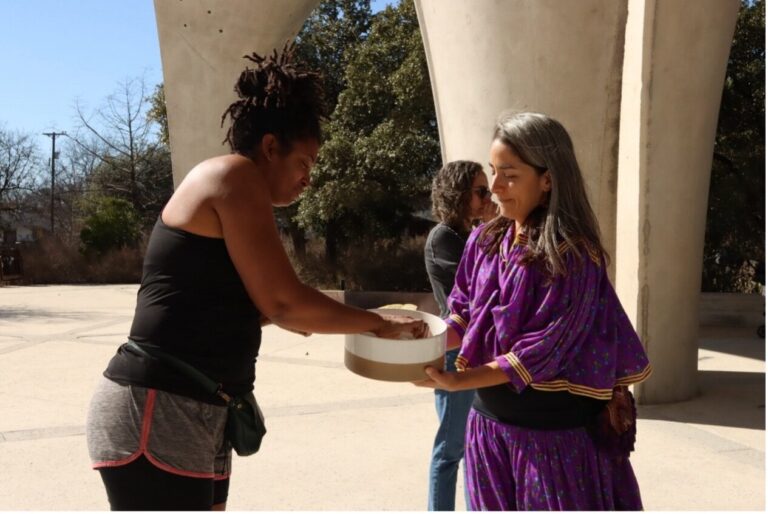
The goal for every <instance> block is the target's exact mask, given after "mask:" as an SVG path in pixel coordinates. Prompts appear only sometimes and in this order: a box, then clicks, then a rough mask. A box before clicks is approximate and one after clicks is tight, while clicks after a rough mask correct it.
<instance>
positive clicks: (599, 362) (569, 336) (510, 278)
mask: <svg viewBox="0 0 768 514" xmlns="http://www.w3.org/2000/svg"><path fill="white" fill-rule="evenodd" d="M481 231H482V230H481V229H477V230H475V231H474V232H473V233H472V235H471V236H470V238H469V241H468V242H467V245H466V248H465V250H464V255H463V256H462V260H461V262H460V264H459V268H458V270H457V273H456V282H455V286H454V288H453V290H452V292H451V295H450V296H449V298H448V307H449V309H450V312H451V314H450V316H449V318H448V319H447V320H446V322H447V323H448V324H449V325H450V326H451V327H453V328H454V329H455V330H456V331H457V332H458V334H459V335H460V336H461V337H462V345H461V350H460V352H459V357H458V358H457V360H456V367H457V369H459V370H464V369H468V368H471V367H477V366H481V365H483V364H487V363H489V362H492V361H494V360H495V361H496V362H498V363H499V366H500V367H501V369H502V370H503V371H504V372H505V373H506V375H507V376H508V377H509V383H508V386H509V387H510V388H511V389H512V390H513V391H514V392H515V393H521V392H523V391H524V390H525V389H526V388H528V387H530V388H533V389H535V390H537V391H547V392H556V391H560V392H563V391H565V392H568V393H571V394H573V395H578V396H580V397H587V398H592V399H597V400H608V399H610V398H611V394H612V390H613V387H614V386H617V385H630V384H634V383H638V382H640V381H642V380H644V379H645V378H647V377H648V375H649V374H650V372H651V368H650V365H649V363H648V358H647V356H646V354H645V350H644V349H643V347H642V344H641V343H640V340H639V338H638V336H637V333H636V332H635V330H634V329H633V327H632V325H631V323H630V321H629V319H628V318H627V315H626V314H625V313H624V310H623V308H622V307H621V304H620V302H619V300H618V297H617V296H616V292H615V291H614V289H613V286H612V285H611V283H610V282H609V280H608V276H607V274H606V270H605V263H604V261H603V260H602V258H601V257H599V256H598V255H596V254H592V253H591V252H589V251H587V249H586V247H585V246H584V245H580V247H579V248H578V249H573V248H570V247H568V246H567V245H566V244H565V243H563V244H561V245H560V248H558V251H559V252H560V254H561V255H562V257H563V260H564V262H565V266H566V269H567V275H566V276H557V277H555V278H554V279H552V280H548V279H547V277H546V276H545V275H544V274H543V273H542V270H541V269H540V268H539V267H538V266H536V265H533V264H524V263H522V262H521V259H522V257H523V255H524V254H525V253H526V248H525V246H526V243H527V239H526V237H525V234H520V235H518V236H517V237H516V238H515V239H514V240H512V238H513V235H514V230H513V229H510V230H509V231H508V232H507V234H506V235H505V237H504V239H503V241H502V244H501V251H500V252H499V253H498V254H497V255H493V256H491V255H488V254H486V253H485V252H484V251H483V249H482V248H481V246H480V245H479V242H478V235H479V234H480V233H481ZM466 463H467V487H468V490H469V494H470V499H471V503H472V505H471V507H472V509H473V510H584V509H587V510H613V509H629V510H639V509H641V508H642V503H641V502H640V494H639V489H638V485H637V481H636V480H635V477H634V473H633V472H632V468H631V465H630V464H629V460H628V459H627V458H618V459H617V458H616V455H615V454H613V453H611V452H608V451H605V450H601V449H600V448H598V446H596V445H595V441H594V440H593V438H592V437H590V435H589V434H588V433H587V430H586V429H585V428H584V427H578V428H569V429H562V430H535V429H530V428H523V427H520V426H514V425H510V424H505V423H501V422H499V421H496V420H492V419H489V418H487V417H484V416H482V415H480V414H478V412H477V411H475V410H473V411H472V412H471V413H470V419H469V420H468V425H467V438H466Z"/></svg>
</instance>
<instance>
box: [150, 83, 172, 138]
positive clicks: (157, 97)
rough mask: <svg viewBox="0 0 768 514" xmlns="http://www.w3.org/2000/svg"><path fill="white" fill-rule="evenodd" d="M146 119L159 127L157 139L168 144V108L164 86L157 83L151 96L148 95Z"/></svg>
mask: <svg viewBox="0 0 768 514" xmlns="http://www.w3.org/2000/svg"><path fill="white" fill-rule="evenodd" d="M147 120H148V121H150V122H154V123H156V124H157V125H158V126H159V127H160V134H159V139H160V142H161V143H163V144H164V145H165V146H170V144H171V142H170V141H171V139H170V136H169V135H168V134H169V133H168V110H167V108H166V106H165V87H164V86H163V84H162V83H161V84H157V85H156V86H155V91H154V92H153V93H152V96H150V97H149V110H148V111H147Z"/></svg>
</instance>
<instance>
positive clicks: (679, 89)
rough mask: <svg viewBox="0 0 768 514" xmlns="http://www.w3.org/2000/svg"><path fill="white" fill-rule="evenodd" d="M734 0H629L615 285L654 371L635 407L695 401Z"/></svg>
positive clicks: (640, 388) (641, 388)
mask: <svg viewBox="0 0 768 514" xmlns="http://www.w3.org/2000/svg"><path fill="white" fill-rule="evenodd" d="M739 4H740V2H739V0H698V1H697V2H696V3H695V5H693V4H691V3H690V2H684V1H682V0H664V1H657V0H630V1H629V16H628V22H627V37H626V39H627V45H626V51H625V57H624V62H625V64H624V75H623V91H622V106H621V139H620V144H619V187H618V213H617V226H618V230H617V232H618V234H617V241H616V260H617V271H616V286H617V290H618V293H619V296H620V298H621V300H622V303H623V304H624V306H625V308H626V309H627V313H628V315H629V316H630V319H632V320H633V321H634V323H635V327H636V328H637V330H638V332H639V333H640V336H641V338H642V340H643V342H644V344H645V345H646V349H647V351H648V354H649V356H650V359H651V363H652V364H653V367H654V374H653V375H652V376H651V377H650V379H648V380H647V381H646V382H645V383H643V384H640V385H639V386H637V387H636V391H635V392H636V394H637V397H638V400H639V401H641V402H642V403H660V402H674V401H681V400H685V399H687V398H690V397H691V396H693V395H694V394H695V392H696V370H697V351H698V344H697V343H698V327H699V320H698V314H699V298H700V291H701V270H702V255H703V248H704V228H705V224H706V216H707V195H708V190H709V175H710V169H711V165H712V150H713V145H714V138H715V131H716V128H717V115H718V110H719V106H720V98H721V95H722V90H723V80H724V76H725V70H726V65H727V62H728V53H729V51H730V47H731V41H732V38H733V32H734V27H735V23H736V17H737V14H738V10H739Z"/></svg>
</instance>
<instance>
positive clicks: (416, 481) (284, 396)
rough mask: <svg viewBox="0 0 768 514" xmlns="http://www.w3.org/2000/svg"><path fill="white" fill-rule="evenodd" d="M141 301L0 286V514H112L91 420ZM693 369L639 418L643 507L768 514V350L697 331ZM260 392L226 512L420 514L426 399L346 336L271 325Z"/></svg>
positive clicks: (746, 333) (121, 288)
mask: <svg viewBox="0 0 768 514" xmlns="http://www.w3.org/2000/svg"><path fill="white" fill-rule="evenodd" d="M136 290H137V286H135V285H108V286H36V287H3V288H0V510H106V509H108V507H109V506H108V503H107V500H106V495H105V493H104V491H103V488H102V486H101V481H100V479H99V476H98V473H96V472H94V471H92V470H91V469H90V465H89V462H88V455H87V451H86V446H85V436H84V423H85V413H86V409H87V405H88V402H89V399H90V395H91V392H92V390H93V387H94V385H95V383H96V381H97V379H98V378H99V376H100V374H101V372H102V371H103V369H104V367H105V365H106V363H107V361H108V360H109V358H110V357H111V356H112V354H113V353H114V351H115V348H116V347H117V346H118V345H119V344H120V343H122V342H123V341H124V339H125V336H126V334H127V332H128V329H129V326H130V322H131V317H132V314H133V309H134V306H135V296H136ZM699 370H700V371H699V377H700V388H701V392H702V394H701V395H700V396H699V397H697V398H696V399H694V400H692V401H689V402H683V403H678V404H670V405H661V406H644V407H641V408H640V417H641V419H640V421H639V427H638V442H637V451H636V452H635V453H634V454H633V457H632V462H633V464H634V467H635V471H636V473H637V476H638V480H639V481H640V487H641V490H642V493H643V499H644V503H645V506H646V509H647V510H764V508H765V343H764V341H761V340H759V339H757V338H756V337H755V335H754V332H753V331H752V330H744V329H730V330H729V329H707V330H703V331H702V335H701V340H700V350H699ZM256 394H257V397H258V399H259V402H260V404H261V405H262V408H263V409H264V411H265V414H266V416H267V427H268V430H269V433H268V434H267V436H266V439H265V441H264V444H263V447H262V451H261V452H259V453H258V454H257V455H255V456H252V457H247V458H238V457H235V463H234V474H233V477H232V483H231V488H230V499H229V503H228V507H229V509H230V510H424V508H425V505H426V498H425V497H426V490H427V468H428V463H429V454H430V449H431V444H432V438H433V437H434V431H435V428H436V420H435V414H434V408H433V404H432V394H431V392H430V391H425V390H423V389H419V388H416V387H414V386H412V385H410V384H397V383H386V382H376V381H371V380H367V379H364V378H362V377H358V376H356V375H354V374H352V373H350V372H349V371H347V370H346V369H345V368H344V366H343V338H342V337H341V336H312V337H310V338H303V337H301V336H298V335H295V334H292V333H288V332H285V331H282V330H280V329H277V328H274V327H270V328H267V329H266V330H265V333H264V342H263V344H262V351H261V356H260V358H259V365H258V366H257V382H256ZM462 494H463V493H461V491H460V492H459V494H458V497H459V499H458V500H457V502H458V504H459V506H460V508H463V500H462V497H463V496H462Z"/></svg>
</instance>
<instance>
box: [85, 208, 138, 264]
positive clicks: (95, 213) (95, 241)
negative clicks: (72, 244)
mask: <svg viewBox="0 0 768 514" xmlns="http://www.w3.org/2000/svg"><path fill="white" fill-rule="evenodd" d="M89 205H90V211H91V212H90V213H89V215H88V217H87V218H86V220H85V226H84V227H83V229H82V231H81V232H80V240H81V241H82V244H83V246H82V248H83V252H84V253H85V254H86V255H89V254H90V255H93V254H95V255H104V254H105V253H106V252H108V251H109V250H113V249H118V248H123V247H132V246H135V245H136V243H137V242H138V240H139V236H140V234H141V231H140V220H139V216H138V214H137V213H136V211H135V210H134V208H133V206H132V205H131V204H130V202H128V201H126V200H123V199H120V198H112V197H97V198H95V199H93V200H92V201H91V202H90V204H89Z"/></svg>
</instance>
